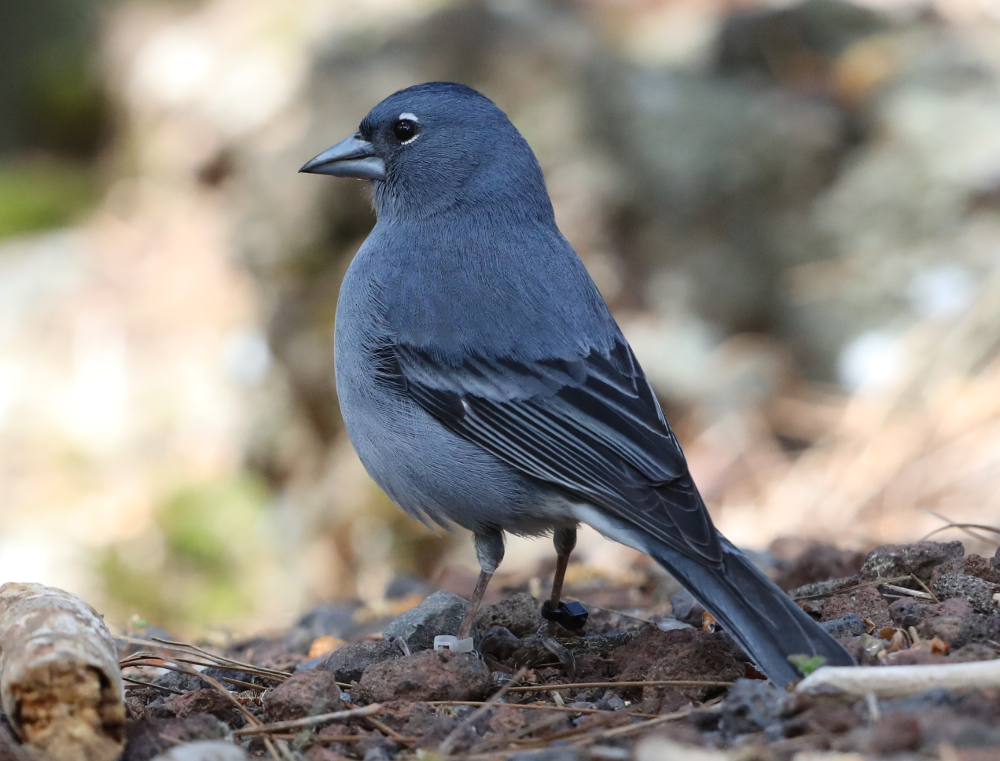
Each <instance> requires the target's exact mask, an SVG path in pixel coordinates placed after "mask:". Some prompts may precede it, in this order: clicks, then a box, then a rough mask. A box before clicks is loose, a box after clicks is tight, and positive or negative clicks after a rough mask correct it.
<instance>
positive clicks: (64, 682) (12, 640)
mask: <svg viewBox="0 0 1000 761" xmlns="http://www.w3.org/2000/svg"><path fill="white" fill-rule="evenodd" d="M0 704H2V705H3V710H4V712H5V713H6V714H7V717H8V719H9V721H10V723H11V726H12V727H13V728H14V730H15V731H16V732H17V734H18V735H19V736H20V737H21V739H22V740H23V741H24V742H25V743H26V744H28V745H29V746H33V747H35V748H38V749H40V750H42V751H44V753H45V754H46V755H48V756H49V757H51V758H53V759H55V760H56V761H115V759H117V758H118V757H119V756H120V755H121V753H122V750H123V748H124V744H125V703H124V690H123V689H122V677H121V670H120V669H119V668H118V653H117V650H116V649H115V643H114V640H113V639H112V638H111V634H110V632H108V629H107V627H106V626H105V625H104V620H103V619H102V618H101V616H100V615H98V614H97V612H96V611H94V609H93V608H91V607H90V606H89V605H87V603H85V602H84V601H83V600H81V599H80V598H79V597H76V596H75V595H71V594H69V593H68V592H64V591H63V590H61V589H54V588H52V587H45V586H42V585H41V584H15V583H10V584H4V585H3V586H0Z"/></svg>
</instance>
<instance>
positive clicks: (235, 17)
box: [0, 0, 1000, 630]
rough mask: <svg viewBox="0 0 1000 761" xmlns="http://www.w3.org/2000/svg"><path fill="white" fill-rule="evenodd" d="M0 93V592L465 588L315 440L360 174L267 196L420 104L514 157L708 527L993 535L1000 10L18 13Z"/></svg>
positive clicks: (222, 599)
mask: <svg viewBox="0 0 1000 761" xmlns="http://www.w3.org/2000/svg"><path fill="white" fill-rule="evenodd" d="M0 70H2V71H4V72H5V74H6V76H4V77H2V78H0V581H7V580H33V581H41V582H45V583H52V584H57V585H60V586H64V587H66V588H69V589H72V590H73V591H76V592H80V593H82V594H85V595H86V596H87V597H88V598H89V599H91V600H94V601H95V602H97V603H98V604H99V607H101V608H102V609H103V610H107V611H108V612H109V613H111V614H112V615H113V616H114V617H117V618H118V620H119V621H125V620H127V619H128V618H129V617H130V616H132V615H133V614H136V615H139V616H141V617H143V618H146V619H148V620H149V621H151V622H155V623H157V624H161V625H165V626H169V627H173V628H177V629H182V630H183V629H184V628H186V627H187V628H191V627H196V628H200V629H203V628H204V627H206V626H235V627H238V628H249V627H256V628H260V627H263V626H277V625H279V624H282V623H284V622H285V621H287V620H288V619H289V618H290V617H292V616H294V615H295V614H296V613H297V612H299V611H300V610H302V609H304V608H305V607H307V606H308V605H309V604H311V603H312V602H315V601H316V600H320V599H341V600H348V599H354V598H360V599H362V600H363V601H364V602H365V603H366V604H367V605H368V606H369V607H371V608H372V609H373V610H375V611H378V610H381V609H388V608H390V607H391V606H392V605H394V604H395V603H393V601H392V600H387V599H386V598H387V596H388V597H390V598H391V597H405V592H406V590H411V591H412V590H417V589H424V588H430V587H435V586H443V587H445V588H449V589H453V590H454V591H458V592H463V591H466V590H465V587H466V586H467V585H469V584H470V583H471V580H472V579H473V578H474V573H475V571H476V565H475V560H474V556H473V554H472V552H471V549H470V542H469V540H468V537H467V536H465V535H458V536H439V535H435V534H433V533H431V532H430V531H429V530H427V529H426V528H424V527H422V526H419V525H416V524H414V523H413V522H412V521H410V520H409V519H408V518H406V517H405V516H403V515H402V514H400V513H399V512H398V511H396V510H395V508H393V507H392V505H391V504H389V502H388V500H387V499H386V498H385V497H384V496H383V495H381V493H380V492H379V491H378V490H377V489H376V487H374V485H373V484H372V483H371V482H370V481H369V480H368V479H367V476H366V475H365V474H364V471H363V469H362V468H361V466H360V464H359V463H358V461H357V459H356V458H355V457H354V455H353V452H352V451H351V448H350V445H349V443H348V442H347V441H346V438H345V436H344V433H343V429H342V425H341V422H340V418H339V412H338V408H337V400H336V391H335V388H334V384H333V364H332V361H333V356H332V330H333V315H334V310H335V302H336V294H337V289H338V287H339V281H340V278H341V277H342V275H343V272H344V270H345V269H346V267H347V264H348V262H349V261H350V258H351V256H352V255H353V253H354V251H355V250H356V249H357V247H358V245H359V244H360V243H361V241H362V240H363V239H364V237H365V235H366V233H367V231H368V229H369V227H370V226H371V224H372V222H373V217H372V213H371V210H370V206H369V204H368V202H367V199H366V196H365V192H364V187H363V186H362V185H361V184H359V183H351V182H344V181H334V180H330V179H328V178H327V179H324V178H317V177H312V176H302V175H298V174H297V173H296V170H297V168H298V167H299V166H300V165H301V164H302V163H304V162H305V161H306V160H307V159H309V158H311V157H312V156H313V155H315V154H316V153H318V152H319V151H321V150H323V149H325V148H326V147H328V146H329V145H331V144H332V143H334V142H336V141H337V140H339V139H340V138H341V137H343V136H345V135H347V134H349V133H350V132H352V131H353V130H354V129H355V128H356V126H357V123H358V122H359V121H360V119H361V118H362V117H363V116H364V114H365V113H366V112H367V111H368V109H369V108H370V107H371V106H372V105H374V104H375V103H376V102H378V101H379V100H380V99H381V98H382V97H384V96H385V95H387V94H389V93H390V92H393V91H394V90H396V89H399V88H402V87H405V86H407V85H410V84H414V83H417V82H421V81H427V80H434V79H454V80H459V81H462V82H465V83H467V84H470V85H472V86H474V87H476V88H478V89H480V90H482V91H484V92H485V93H486V94H487V95H489V96H490V97H491V98H493V99H494V100H495V101H496V102H497V103H498V104H499V105H500V106H501V107H502V108H503V109H504V110H505V111H507V113H508V114H509V115H510V116H511V118H512V120H513V121H514V123H515V124H516V125H517V126H518V127H519V128H520V129H521V131H522V132H523V133H524V134H525V136H526V137H527V139H528V141H529V142H530V143H531V144H532V146H533V147H534V148H535V150H536V152H537V154H538V156H539V160H540V161H541V163H542V167H543V169H544V170H545V174H546V178H547V181H548V183H549V189H550V192H551V194H552V197H553V202H554V204H555V208H556V215H557V218H558V220H559V223H560V225H561V227H562V229H563V231H564V232H565V233H566V235H567V237H568V238H569V239H570V241H571V242H572V243H573V245H574V246H575V247H576V249H577V251H578V252H579V253H580V255H581V257H582V258H583V260H584V262H585V263H586V264H587V266H588V268H589V269H590V271H591V273H592V274H593V276H594V278H595V280H596V281H597V283H598V285H599V287H600V288H601V290H602V292H603V293H604V294H605V296H606V298H607V299H608V301H609V303H610V304H611V305H612V308H613V309H614V310H615V313H616V315H617V317H618V319H619V321H620V323H621V325H622V328H623V330H624V331H625V333H626V334H627V335H628V336H629V338H630V340H631V341H632V343H633V346H634V348H635V350H636V352H637V354H638V355H639V358H640V360H641V361H642V363H643V365H644V367H645V369H646V371H647V373H648V374H649V376H650V379H651V380H652V382H653V385H654V387H655V388H656V390H657V392H658V394H659V395H660V398H661V400H662V401H663V403H664V405H665V408H666V409H667V411H668V415H669V416H670V417H671V420H672V421H673V423H674V426H675V428H676V429H677V431H678V434H679V435H680V437H681V438H682V440H683V442H684V444H685V448H686V451H687V453H688V457H689V461H690V463H691V468H692V470H693V472H694V474H695V476H696V478H697V479H698V481H699V483H700V484H701V488H702V490H703V492H704V493H705V495H706V498H707V500H708V502H709V503H710V505H711V508H712V511H713V514H714V515H715V518H716V520H717V522H718V523H719V526H720V528H721V529H722V530H723V531H724V532H725V533H727V535H729V536H730V538H731V539H733V540H734V541H736V542H737V543H739V544H742V545H745V546H747V547H751V548H756V549H764V548H766V547H767V546H768V545H769V543H771V542H772V541H773V540H774V539H775V538H776V537H778V536H781V535H794V536H800V537H811V538H819V539H825V540H828V541H836V542H837V543H839V544H842V545H845V546H852V547H863V546H865V545H870V544H873V543H876V542H879V541H885V540H905V539H915V538H918V537H920V536H921V535H923V534H925V533H927V532H928V531H931V530H933V529H936V528H938V527H940V526H942V525H944V524H943V522H942V520H940V519H939V518H936V517H934V516H933V515H932V514H931V512H936V513H939V514H942V515H946V516H947V517H948V518H949V519H951V520H954V521H964V522H972V523H986V524H993V525H998V524H1000V516H998V513H1000V497H998V496H997V495H998V494H1000V488H998V487H1000V363H998V361H997V354H998V351H1000V3H998V2H995V1H994V0H937V1H936V2H913V1H911V0H867V1H866V2H858V3H850V2H845V1H843V0H806V1H805V2H765V1H763V0H589V1H588V2H583V1H582V0H581V1H579V2H570V1H569V0H564V1H562V2H557V1H555V0H549V1H547V0H518V1H517V2H473V1H465V2H462V1H459V0H454V1H452V2H445V1H444V0H437V1H435V2H431V1H430V0H365V2H351V3H348V2H340V1H338V0H304V1H303V2H299V3H288V4H279V3H273V2H268V0H183V1H182V0H169V1H168V0H159V1H156V0H130V1H128V2H126V1H125V0H117V1H116V0H89V2H83V1H82V0H35V2H33V3H31V4H28V3H25V2H19V1H15V2H13V3H6V4H3V5H0ZM550 553H551V549H550V544H549V543H548V542H547V541H536V542H527V541H512V542H511V546H510V549H509V550H508V559H507V561H506V562H505V565H504V567H503V568H502V569H501V572H502V574H504V575H505V576H506V579H507V581H508V582H514V581H517V580H523V579H525V578H529V577H532V576H534V575H536V574H538V573H542V572H544V569H545V567H546V566H545V564H544V561H545V559H548V558H549V556H550ZM577 559H578V561H579V563H578V565H577V566H576V567H575V574H576V578H577V579H585V578H588V574H590V575H593V574H594V573H597V574H605V575H617V576H622V575H623V574H625V575H627V574H628V573H629V569H631V568H640V567H643V564H644V562H645V561H644V560H643V559H642V558H639V557H637V556H636V555H635V553H633V552H632V551H630V550H626V549H624V548H620V547H618V546H617V545H613V544H610V543H608V542H605V541H604V540H603V539H601V538H600V537H598V536H597V535H595V534H593V533H592V532H587V533H586V534H585V536H584V538H583V540H582V541H581V546H580V550H579V552H578V558H577ZM540 563H541V565H539V564H540ZM539 569H542V570H539ZM400 574H404V575H400ZM407 574H408V575H407ZM393 579H394V582H393V583H392V584H391V585H390V581H392V580H393ZM407 579H409V581H406V580H407ZM421 580H422V581H421ZM500 583H501V584H502V583H503V581H501V582H500ZM390 586H391V589H389V594H388V595H387V591H386V590H387V588H389V587H390ZM400 590H403V591H402V592H400Z"/></svg>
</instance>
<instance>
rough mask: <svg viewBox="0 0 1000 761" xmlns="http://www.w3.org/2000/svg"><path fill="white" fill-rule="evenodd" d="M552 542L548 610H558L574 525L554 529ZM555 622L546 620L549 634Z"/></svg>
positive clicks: (572, 540) (574, 536) (572, 545)
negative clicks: (553, 557)
mask: <svg viewBox="0 0 1000 761" xmlns="http://www.w3.org/2000/svg"><path fill="white" fill-rule="evenodd" d="M552 543H553V544H554V545H555V547H556V573H555V576H553V577H552V595H551V596H550V597H549V608H550V610H552V611H553V612H554V611H557V610H559V598H560V597H561V596H562V588H563V581H564V580H565V578H566V567H567V566H568V565H569V556H570V554H571V553H572V552H573V549H574V548H575V547H576V526H573V527H572V528H559V529H556V531H555V533H554V534H553V535H552ZM556 625H557V624H556V622H555V621H549V622H548V631H549V636H550V637H554V636H555V635H556Z"/></svg>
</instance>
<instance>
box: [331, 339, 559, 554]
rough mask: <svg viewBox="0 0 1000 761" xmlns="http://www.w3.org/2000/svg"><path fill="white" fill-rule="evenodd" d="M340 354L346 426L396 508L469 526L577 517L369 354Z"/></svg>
mask: <svg viewBox="0 0 1000 761" xmlns="http://www.w3.org/2000/svg"><path fill="white" fill-rule="evenodd" d="M338 332H339V331H338ZM339 343H340V336H339V335H338V346H339ZM354 345H356V344H354ZM352 346H353V345H352ZM342 357H343V352H342V351H340V350H338V352H337V393H338V396H339V399H340V406H341V411H342V413H343V417H344V423H345V426H346V428H347V433H348V435H349V436H350V439H351V443H352V444H353V445H354V449H355V451H356V452H357V453H358V456H359V457H360V459H361V462H362V463H363V464H364V466H365V469H366V470H367V471H368V474H369V475H370V476H371V477H372V479H373V480H374V481H375V482H376V483H377V484H378V485H379V486H380V487H381V488H382V490H383V491H385V492H386V494H388V495H389V498H390V499H392V501H393V502H394V503H395V504H396V505H397V506H398V507H400V508H401V509H403V510H405V511H406V512H407V513H409V514H410V515H412V516H414V517H416V518H419V519H421V520H426V519H428V518H429V519H430V520H432V521H434V522H436V523H439V524H441V525H444V526H448V525H450V524H457V525H459V526H462V527H464V528H467V529H469V530H471V531H480V530H483V529H486V528H498V529H503V530H505V531H510V532H512V533H515V534H523V535H538V534H543V533H546V532H547V531H549V530H551V529H552V528H554V527H556V526H561V525H567V524H571V523H573V522H574V519H573V517H572V515H571V511H570V510H569V508H568V506H567V505H565V504H564V501H563V500H559V499H553V498H552V495H551V492H550V490H549V489H546V488H545V487H544V486H543V485H541V484H539V483H537V482H536V481H534V480H532V479H530V478H528V477H526V476H524V475H522V474H521V473H519V472H517V471H516V470H514V469H513V468H511V467H510V466H508V465H507V464H505V463H503V462H501V461H500V460H499V459H497V458H496V457H494V456H493V455H492V454H490V453H489V452H487V451H486V450H484V449H482V448H481V447H479V446H477V445H475V444H473V443H471V442H469V441H467V440H465V439H463V438H461V437H460V436H458V435H457V434H455V433H453V432H451V431H450V430H448V429H447V428H445V427H444V426H443V425H442V424H441V423H439V422H438V421H437V420H435V419H434V418H432V417H431V416H430V415H429V414H428V413H427V412H425V411H424V410H423V409H422V408H421V407H420V406H419V405H417V403H416V402H415V401H413V400H412V399H411V398H409V397H408V396H407V395H406V393H405V391H402V390H401V389H400V388H399V387H396V386H394V385H392V384H389V383H387V382H386V381H385V380H384V379H383V378H379V377H378V375H377V373H376V372H375V367H376V365H375V361H376V357H375V356H374V354H373V355H372V356H370V357H367V358H366V361H364V362H358V361H354V360H356V359H357V357H356V356H355V357H354V360H352V361H350V362H347V361H343V360H342Z"/></svg>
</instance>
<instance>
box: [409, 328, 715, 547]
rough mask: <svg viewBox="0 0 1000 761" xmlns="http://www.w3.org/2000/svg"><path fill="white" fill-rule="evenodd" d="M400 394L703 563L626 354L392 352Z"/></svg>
mask: <svg viewBox="0 0 1000 761" xmlns="http://www.w3.org/2000/svg"><path fill="white" fill-rule="evenodd" d="M395 353H396V357H397V361H398V363H399V368H400V372H401V373H402V376H403V380H404V387H405V389H406V392H407V393H409V394H410V395H411V396H412V397H413V398H414V399H415V400H416V401H417V403H418V404H420V405H421V406H422V407H423V408H424V409H425V410H426V411H427V412H428V413H430V414H431V415H433V416H434V417H435V418H437V419H438V420H439V421H440V422H441V423H443V424H444V425H446V426H448V427H449V428H450V429H451V430H453V431H455V432H456V433H458V434H459V435H461V436H463V437H465V438H467V439H469V440H471V441H473V442H475V443H476V444H478V445H479V446H481V447H483V448H484V449H486V450H488V451H490V452H491V453H493V454H494V455H495V456H496V457H499V458H500V459H502V460H504V461H505V462H507V463H508V464H509V465H511V466H512V467H514V468H516V469H517V470H519V471H521V472H523V473H525V474H527V475H529V476H531V477H533V478H536V479H539V480H541V481H545V482H548V483H551V484H553V485H554V486H557V487H558V488H560V489H562V490H564V491H566V492H569V493H571V494H574V495H576V496H578V497H580V498H582V499H584V500H586V501H587V502H589V503H591V504H593V505H595V506H597V507H600V508H603V509H604V510H606V511H607V512H608V513H609V514H611V515H613V516H614V517H616V518H618V519H620V520H623V521H625V522H626V523H628V524H632V525H634V526H636V527H638V528H641V529H643V530H645V531H646V532H648V533H649V534H650V535H652V536H653V537H655V538H656V539H658V540H660V541H663V542H665V543H666V544H668V545H670V546H671V547H674V548H675V549H677V550H678V551H680V552H682V553H684V554H685V555H688V556H690V557H692V558H694V559H697V560H699V561H700V562H708V563H713V564H714V563H717V562H721V547H720V545H719V539H718V535H717V533H716V531H715V528H714V526H713V525H712V522H711V520H710V519H709V517H708V513H707V511H706V510H705V508H704V504H703V503H702V501H701V497H700V496H699V495H698V492H697V489H696V488H695V486H694V483H693V481H692V480H691V477H690V474H689V473H688V468H687V463H686V461H685V459H684V455H683V453H682V452H681V448H680V446H679V445H678V443H677V440H676V438H675V437H674V435H673V432H672V431H671V430H670V427H669V425H668V424H667V422H666V419H665V418H664V417H663V414H662V412H661V411H660V407H659V404H658V403H657V401H656V398H655V396H654V395H653V392H652V389H651V388H650V386H649V383H648V382H647V381H646V378H645V375H644V374H643V372H642V370H641V368H640V367H639V364H638V362H637V361H636V359H635V356H634V354H633V353H632V350H631V348H630V347H629V346H628V344H626V343H624V341H619V342H618V343H617V344H616V345H615V346H614V348H613V349H612V350H611V351H610V352H607V353H602V352H598V351H594V350H592V351H591V352H590V353H589V354H588V355H587V356H585V357H583V358H581V359H576V360H565V359H550V360H542V361H538V362H523V361H519V360H515V359H513V358H509V357H508V358H502V359H491V360H486V359H483V358H481V357H475V358H470V359H467V360H466V361H465V362H464V363H463V365H462V366H461V367H454V366H453V365H448V364H444V363H440V362H438V361H437V360H436V359H435V358H434V357H433V356H432V355H430V354H429V353H428V352H426V351H422V350H420V349H417V348H414V347H410V346H405V345H397V346H396V347H395Z"/></svg>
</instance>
